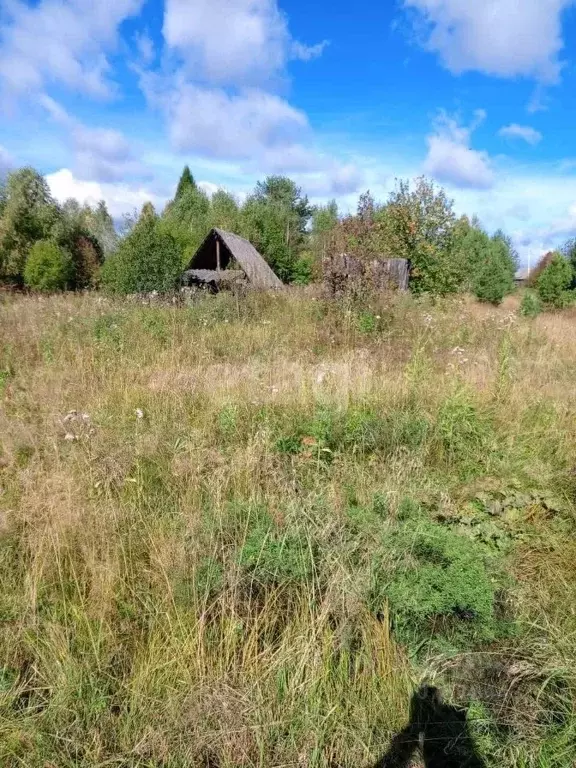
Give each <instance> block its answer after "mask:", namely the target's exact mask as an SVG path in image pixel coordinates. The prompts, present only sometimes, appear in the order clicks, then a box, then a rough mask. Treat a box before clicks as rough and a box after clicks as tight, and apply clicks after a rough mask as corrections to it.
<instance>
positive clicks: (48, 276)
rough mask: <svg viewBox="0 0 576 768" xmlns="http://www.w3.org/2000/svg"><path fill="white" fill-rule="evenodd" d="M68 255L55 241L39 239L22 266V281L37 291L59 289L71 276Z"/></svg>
mask: <svg viewBox="0 0 576 768" xmlns="http://www.w3.org/2000/svg"><path fill="white" fill-rule="evenodd" d="M71 272H72V262H71V259H70V256H69V255H68V254H67V253H66V252H65V251H64V250H62V249H61V248H59V247H58V246H57V245H56V244H55V243H52V242H50V241H49V240H39V241H38V242H37V243H35V244H34V245H33V246H32V248H31V250H30V254H29V255H28V258H27V259H26V265H25V267H24V282H25V283H26V285H27V286H28V287H29V288H34V289H35V290H37V291H59V290H62V289H63V288H65V287H66V285H67V283H68V280H69V279H70V277H71Z"/></svg>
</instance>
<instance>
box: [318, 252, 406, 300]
mask: <svg viewBox="0 0 576 768" xmlns="http://www.w3.org/2000/svg"><path fill="white" fill-rule="evenodd" d="M322 272H323V277H324V285H325V286H326V288H327V290H328V293H329V294H330V295H332V296H335V295H337V294H340V293H346V292H347V291H348V290H350V289H353V288H359V287H360V286H365V287H368V288H370V289H372V290H390V289H395V290H399V291H407V290H408V282H409V277H410V265H409V263H408V260H407V259H388V258H384V257H373V258H369V259H360V258H358V257H357V256H350V255H348V254H346V253H342V254H338V255H337V256H327V257H325V258H324V259H323V262H322Z"/></svg>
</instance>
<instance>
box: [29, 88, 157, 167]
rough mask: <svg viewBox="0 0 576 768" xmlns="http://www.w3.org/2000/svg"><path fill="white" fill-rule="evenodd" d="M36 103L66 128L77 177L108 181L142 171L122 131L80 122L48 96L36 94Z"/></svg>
mask: <svg viewBox="0 0 576 768" xmlns="http://www.w3.org/2000/svg"><path fill="white" fill-rule="evenodd" d="M38 103H39V104H40V105H41V106H43V107H44V109H46V111H47V112H48V113H49V114H50V116H51V117H52V118H53V120H55V121H56V122H57V123H59V124H60V125H62V126H63V127H64V128H66V129H67V131H68V132H69V135H70V140H71V144H72V149H73V153H74V172H75V173H76V174H78V175H79V176H80V177H81V178H83V179H90V180H92V181H104V182H110V181H119V180H121V179H124V178H126V177H128V176H134V175H142V174H143V166H142V165H141V164H140V163H139V162H138V161H137V160H136V159H135V158H134V155H133V152H132V145H131V143H130V142H129V141H128V139H126V137H125V136H124V135H123V134H122V133H120V132H119V131H115V130H113V129H111V128H91V127H88V126H86V125H84V124H83V123H81V122H80V121H79V120H76V119H75V118H73V117H71V116H70V115H69V114H68V113H67V112H66V110H64V109H63V108H62V107H61V106H60V105H59V104H58V103H57V102H56V101H54V99H52V98H50V97H49V96H46V95H42V96H39V97H38Z"/></svg>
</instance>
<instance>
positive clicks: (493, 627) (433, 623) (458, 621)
mask: <svg viewBox="0 0 576 768" xmlns="http://www.w3.org/2000/svg"><path fill="white" fill-rule="evenodd" d="M388 546H389V547H392V548H393V552H394V555H393V556H394V559H395V562H396V567H395V572H394V574H393V576H392V578H391V579H390V580H387V578H386V573H385V569H384V570H383V569H382V564H383V562H385V561H382V560H380V561H379V560H378V559H377V560H376V562H375V565H374V567H375V571H374V578H375V589H376V592H375V594H376V595H380V599H382V598H387V599H388V600H389V602H390V608H391V610H392V613H393V616H394V621H395V625H396V628H397V632H398V633H399V635H400V637H401V638H403V639H404V640H405V641H407V642H410V643H417V642H418V641H419V640H420V639H422V638H423V637H426V636H429V634H430V633H432V634H438V635H444V636H446V637H447V638H448V639H449V640H451V641H452V642H454V643H456V644H460V643H470V642H477V641H486V640H491V639H493V638H494V637H495V636H496V635H497V619H496V592H497V585H496V584H495V582H494V580H493V579H492V577H491V575H492V574H491V570H490V568H489V564H488V562H487V560H486V557H485V556H484V555H483V553H482V551H481V550H480V548H479V546H478V544H476V543H475V542H473V541H471V540H470V539H467V538H466V537H464V536H460V535H458V534H456V533H454V532H452V531H450V530H448V529H446V528H444V527H442V526H440V525H437V524H434V523H431V522H426V521H424V520H419V521H417V522H407V523H406V524H405V525H404V526H403V527H402V528H401V529H400V530H399V531H398V532H397V533H396V535H394V536H393V537H392V538H391V539H390V541H389V542H388Z"/></svg>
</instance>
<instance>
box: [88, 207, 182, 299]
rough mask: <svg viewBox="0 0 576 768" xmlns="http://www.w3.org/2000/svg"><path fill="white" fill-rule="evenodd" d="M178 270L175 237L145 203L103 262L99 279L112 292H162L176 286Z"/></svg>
mask: <svg viewBox="0 0 576 768" xmlns="http://www.w3.org/2000/svg"><path fill="white" fill-rule="evenodd" d="M181 272H182V258H181V252H180V248H179V247H178V244H177V242H176V240H175V239H174V237H173V236H172V235H171V234H170V233H169V232H167V231H166V230H165V229H164V228H163V226H162V222H161V221H160V220H159V219H158V217H157V215H156V213H155V211H154V208H153V206H152V205H150V204H146V205H145V206H144V207H143V209H142V212H141V214H140V218H139V219H138V222H137V223H136V225H135V226H134V228H133V229H132V231H131V232H130V234H128V235H127V236H126V238H125V239H124V240H122V242H121V243H120V245H119V247H118V250H117V251H116V252H115V253H114V254H113V255H112V256H110V257H109V258H108V259H106V261H105V262H104V266H103V267H102V283H103V285H104V286H106V287H107V288H109V289H110V290H112V291H114V292H116V293H125V294H126V293H141V292H149V291H160V292H166V291H170V290H173V289H174V288H176V286H177V285H178V282H179V280H180V275H181Z"/></svg>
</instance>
